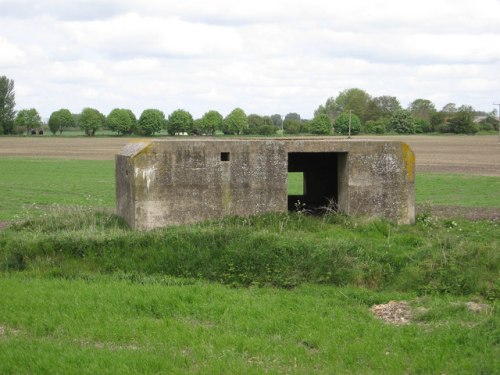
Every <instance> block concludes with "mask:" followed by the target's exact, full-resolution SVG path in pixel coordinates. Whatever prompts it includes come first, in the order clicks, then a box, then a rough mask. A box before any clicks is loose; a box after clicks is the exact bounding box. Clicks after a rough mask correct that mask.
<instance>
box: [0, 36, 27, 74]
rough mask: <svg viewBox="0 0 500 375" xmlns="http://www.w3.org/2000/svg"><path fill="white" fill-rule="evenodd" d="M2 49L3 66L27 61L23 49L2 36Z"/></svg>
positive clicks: (0, 58) (1, 63) (0, 61)
mask: <svg viewBox="0 0 500 375" xmlns="http://www.w3.org/2000/svg"><path fill="white" fill-rule="evenodd" d="M0 51H2V53H1V54H0V66H2V67H8V66H13V65H19V64H24V63H25V61H26V58H25V54H24V52H23V50H22V49H21V48H19V47H18V46H17V45H15V44H13V43H10V42H9V41H8V40H7V39H6V38H2V37H1V36H0Z"/></svg>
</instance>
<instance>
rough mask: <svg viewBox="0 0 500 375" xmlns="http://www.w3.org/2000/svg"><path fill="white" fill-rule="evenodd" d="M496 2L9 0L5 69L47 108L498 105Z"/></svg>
mask: <svg viewBox="0 0 500 375" xmlns="http://www.w3.org/2000/svg"><path fill="white" fill-rule="evenodd" d="M498 14H500V2H499V1H496V0H482V1H481V2H477V1H473V0H455V1H451V0H421V1H418V2H405V1H395V0H372V1H369V2H366V1H361V0H352V1H344V2H332V1H326V0H308V1H306V0H297V1H286V0H266V1H264V0H254V1H251V2H234V1H228V0H213V1H210V2H209V3H207V2H206V1H202V0H190V1H174V0H148V1H144V2H139V1H137V0H120V1H119V0H99V1H98V0H75V1H71V2H70V1H63V0H37V1H35V0H17V1H15V2H14V1H4V0H0V50H1V51H2V53H1V54H0V71H1V74H2V75H4V74H5V75H7V76H9V78H13V79H14V80H15V83H16V93H17V96H16V101H17V103H18V105H19V106H20V107H21V106H22V107H32V106H35V107H37V108H39V110H40V111H41V112H43V114H44V116H45V117H48V116H49V115H50V112H51V111H53V110H56V109H59V108H61V107H62V106H67V107H70V108H71V110H73V111H79V110H81V108H83V107H86V106H95V107H96V108H99V109H100V110H101V111H103V112H105V113H108V112H109V111H110V110H111V109H112V108H114V107H128V108H131V109H133V110H134V112H136V114H138V115H139V114H140V112H141V111H142V109H144V108H150V107H156V108H160V109H162V110H164V111H165V112H166V113H169V112H170V111H172V110H174V109H176V108H179V107H180V108H184V109H187V110H190V111H191V112H192V113H193V114H194V115H195V116H201V115H202V114H203V113H204V112H205V111H207V110H209V109H217V110H219V111H221V112H223V113H229V111H230V110H232V109H233V108H234V107H242V108H244V109H245V111H247V113H252V112H254V113H261V114H271V113H281V114H285V113H287V112H299V113H301V115H302V116H303V117H311V116H312V114H313V112H314V110H315V109H316V108H317V107H318V106H319V105H320V104H322V103H324V101H325V100H326V99H327V98H328V97H331V96H336V95H337V94H338V93H339V92H340V91H342V90H345V89H347V88H351V87H359V88H361V89H364V90H366V91H367V92H369V93H370V94H372V95H373V96H378V95H393V96H397V97H398V98H399V99H400V101H401V102H402V104H403V105H406V104H407V103H409V102H411V101H413V100H414V99H416V98H418V97H422V98H428V99H431V100H434V101H436V103H435V104H436V106H437V107H440V106H442V105H444V104H446V103H448V102H451V101H453V102H457V104H471V105H473V106H475V107H477V108H478V109H486V110H488V109H489V106H490V105H491V103H492V101H494V100H500V98H495V97H494V96H495V95H498V92H497V91H498V90H497V88H498V87H500V82H499V78H496V77H497V76H498V67H499V62H500V50H499V49H498V48H496V44H497V41H498V39H499V37H500V22H498V21H497V15H498Z"/></svg>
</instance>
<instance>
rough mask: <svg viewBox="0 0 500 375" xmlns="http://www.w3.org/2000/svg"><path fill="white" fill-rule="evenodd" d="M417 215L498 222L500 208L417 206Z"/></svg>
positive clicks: (499, 219)
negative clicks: (424, 214)
mask: <svg viewBox="0 0 500 375" xmlns="http://www.w3.org/2000/svg"><path fill="white" fill-rule="evenodd" d="M416 211H417V214H423V213H428V214H430V215H432V216H434V217H437V218H454V217H456V218H464V219H467V220H473V221H477V220H493V221H500V208H484V207H460V206H429V205H417V210H416Z"/></svg>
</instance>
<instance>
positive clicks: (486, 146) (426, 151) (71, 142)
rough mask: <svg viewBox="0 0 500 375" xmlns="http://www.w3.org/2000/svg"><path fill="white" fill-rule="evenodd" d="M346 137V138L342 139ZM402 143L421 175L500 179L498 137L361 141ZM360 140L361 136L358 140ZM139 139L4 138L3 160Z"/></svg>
mask: <svg viewBox="0 0 500 375" xmlns="http://www.w3.org/2000/svg"><path fill="white" fill-rule="evenodd" d="M342 138H345V137H342ZM361 138H363V139H377V140H389V141H401V142H406V143H408V144H409V145H410V147H411V148H412V150H413V151H414V152H415V156H416V170H417V173H418V172H436V173H465V174H476V175H488V176H500V168H499V167H498V166H499V165H500V145H499V144H498V136H419V135H413V136H378V137H375V136H374V137H368V136H360V137H359V139H361ZM354 139H358V137H354ZM137 140H138V138H122V137H88V138H85V137H74V138H70V137H54V136H43V137H0V157H3V156H11V157H35V158H36V157H40V158H60V159H84V160H114V157H115V154H116V153H118V152H119V151H120V150H121V149H122V148H123V146H125V145H126V144H127V143H129V142H134V141H137Z"/></svg>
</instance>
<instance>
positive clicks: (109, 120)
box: [106, 108, 137, 134]
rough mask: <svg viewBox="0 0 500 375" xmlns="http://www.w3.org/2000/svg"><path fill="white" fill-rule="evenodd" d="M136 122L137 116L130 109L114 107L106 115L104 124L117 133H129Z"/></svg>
mask: <svg viewBox="0 0 500 375" xmlns="http://www.w3.org/2000/svg"><path fill="white" fill-rule="evenodd" d="M136 124H137V118H136V117H135V115H134V112H132V111H131V110H130V109H124V108H115V109H113V110H112V111H111V112H110V113H109V115H108V116H107V117H106V126H107V127H108V128H109V129H110V130H111V131H114V132H117V133H118V134H131V133H132V132H133V131H134V129H135V127H136Z"/></svg>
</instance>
